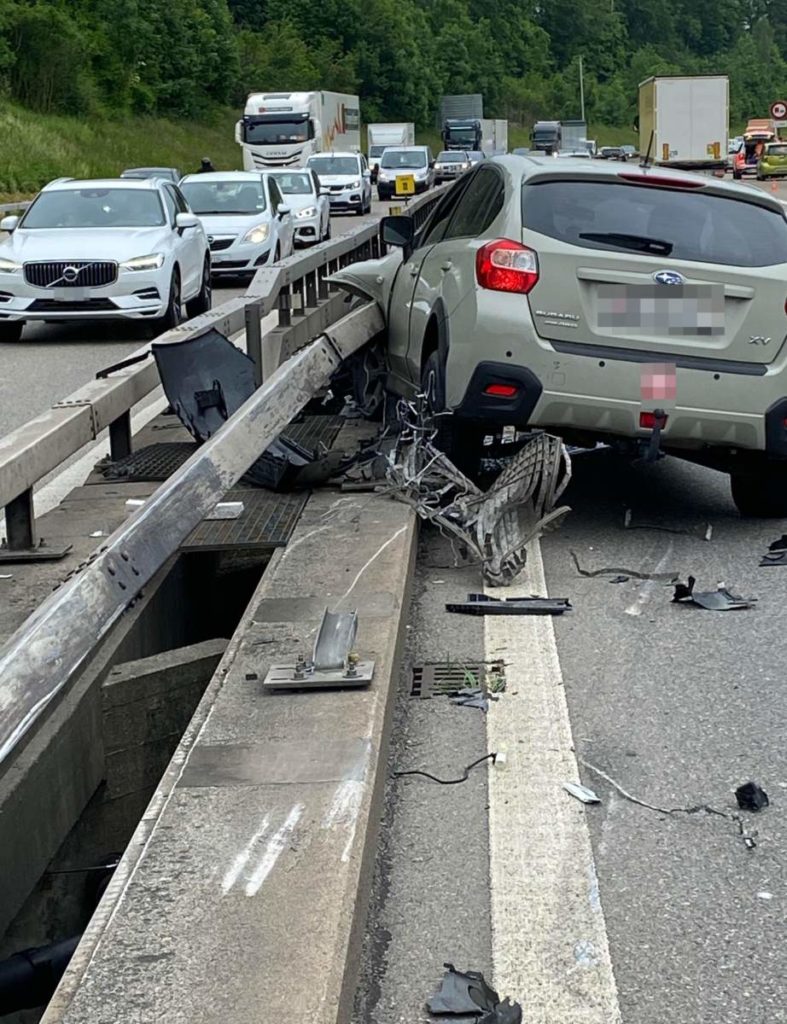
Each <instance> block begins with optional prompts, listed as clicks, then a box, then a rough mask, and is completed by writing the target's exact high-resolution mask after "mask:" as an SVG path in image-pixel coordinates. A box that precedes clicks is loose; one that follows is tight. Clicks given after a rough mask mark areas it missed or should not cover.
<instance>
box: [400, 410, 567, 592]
mask: <svg viewBox="0 0 787 1024" xmlns="http://www.w3.org/2000/svg"><path fill="white" fill-rule="evenodd" d="M410 419H411V422H409V423H406V424H405V427H404V429H403V431H402V434H401V435H400V443H399V445H398V446H397V448H396V450H395V452H394V453H393V455H392V456H391V458H390V460H389V467H388V474H387V475H388V481H389V483H390V484H391V485H392V488H393V493H394V496H395V497H396V498H398V499H399V500H401V501H405V502H407V503H408V504H409V505H411V506H412V507H413V508H414V509H415V511H416V513H417V514H418V515H419V516H420V518H421V519H424V520H426V521H427V522H430V523H433V524H434V525H435V526H436V527H437V528H438V529H439V530H440V531H441V532H442V533H445V534H446V535H448V536H449V537H452V538H454V539H455V540H456V541H458V543H459V546H460V550H461V551H462V552H463V553H464V554H466V555H468V556H469V557H471V558H473V559H474V560H476V561H478V562H480V563H481V567H482V571H483V574H484V577H485V579H486V580H487V581H488V582H489V583H490V584H491V585H492V586H508V584H509V583H511V581H512V580H513V579H514V578H515V577H516V576H517V575H518V574H519V573H520V572H521V570H522V569H523V567H524V565H525V561H526V559H527V551H526V548H527V545H528V543H529V542H530V541H531V540H534V539H535V538H536V537H538V536H540V534H541V533H543V531H544V530H545V529H546V528H547V527H549V526H553V525H555V524H556V523H557V522H558V521H559V520H561V519H562V518H563V517H564V516H565V515H566V514H567V513H568V512H569V511H570V509H569V508H568V507H567V506H562V507H556V506H557V502H558V500H559V499H560V496H561V495H562V494H563V492H564V491H565V489H566V487H567V486H568V483H569V480H570V478H571V460H570V459H569V456H568V454H567V452H566V449H565V446H564V445H563V442H562V441H561V440H560V438H558V437H553V436H552V435H550V434H536V435H534V436H533V437H532V438H530V440H529V441H527V442H526V443H525V445H524V447H523V448H522V449H521V451H519V452H518V453H517V454H516V455H515V456H514V457H513V458H512V459H511V461H510V463H509V464H508V466H506V468H505V469H504V470H503V471H502V472H501V474H500V475H499V476H498V478H497V479H496V480H495V481H494V483H493V484H492V486H491V487H490V488H489V490H488V491H486V492H484V491H482V490H481V489H480V488H479V487H477V486H476V485H475V484H474V483H473V482H472V481H471V480H469V479H468V478H467V477H466V476H465V475H464V474H463V473H462V472H460V470H458V469H457V468H456V466H455V465H454V464H453V463H452V462H451V461H450V460H449V459H448V457H447V456H446V455H444V454H443V452H441V451H439V449H437V448H436V447H435V445H434V443H433V441H432V436H431V435H432V432H431V431H430V430H429V429H428V428H426V427H424V426H423V425H422V424H423V417H422V416H421V415H420V413H419V410H417V409H415V408H411V409H410Z"/></svg>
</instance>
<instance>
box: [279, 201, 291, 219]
mask: <svg viewBox="0 0 787 1024" xmlns="http://www.w3.org/2000/svg"><path fill="white" fill-rule="evenodd" d="M276 212H277V213H278V215H279V216H280V217H286V216H287V214H288V213H289V212H290V207H289V206H287V204H286V203H279V205H278V206H277V207H276Z"/></svg>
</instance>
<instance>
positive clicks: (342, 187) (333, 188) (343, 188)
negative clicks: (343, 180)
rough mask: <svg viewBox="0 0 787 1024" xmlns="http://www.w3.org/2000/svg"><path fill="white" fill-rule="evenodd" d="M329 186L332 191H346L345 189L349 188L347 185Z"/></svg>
mask: <svg viewBox="0 0 787 1024" xmlns="http://www.w3.org/2000/svg"><path fill="white" fill-rule="evenodd" d="M328 187H329V188H330V190H331V192H344V190H345V189H346V188H347V186H346V185H329V186H328Z"/></svg>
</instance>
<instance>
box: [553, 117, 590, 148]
mask: <svg viewBox="0 0 787 1024" xmlns="http://www.w3.org/2000/svg"><path fill="white" fill-rule="evenodd" d="M560 124H561V140H560V148H561V149H562V150H563V152H564V153H579V152H584V150H585V149H586V148H587V147H586V146H585V142H586V141H587V134H588V126H587V121H561V122H560Z"/></svg>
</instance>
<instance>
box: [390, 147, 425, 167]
mask: <svg viewBox="0 0 787 1024" xmlns="http://www.w3.org/2000/svg"><path fill="white" fill-rule="evenodd" d="M380 166H381V167H385V168H386V170H388V169H393V168H396V169H401V168H405V167H410V168H416V167H426V153H424V152H423V150H415V149H387V150H386V151H385V153H383V159H382V161H381V163H380Z"/></svg>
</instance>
